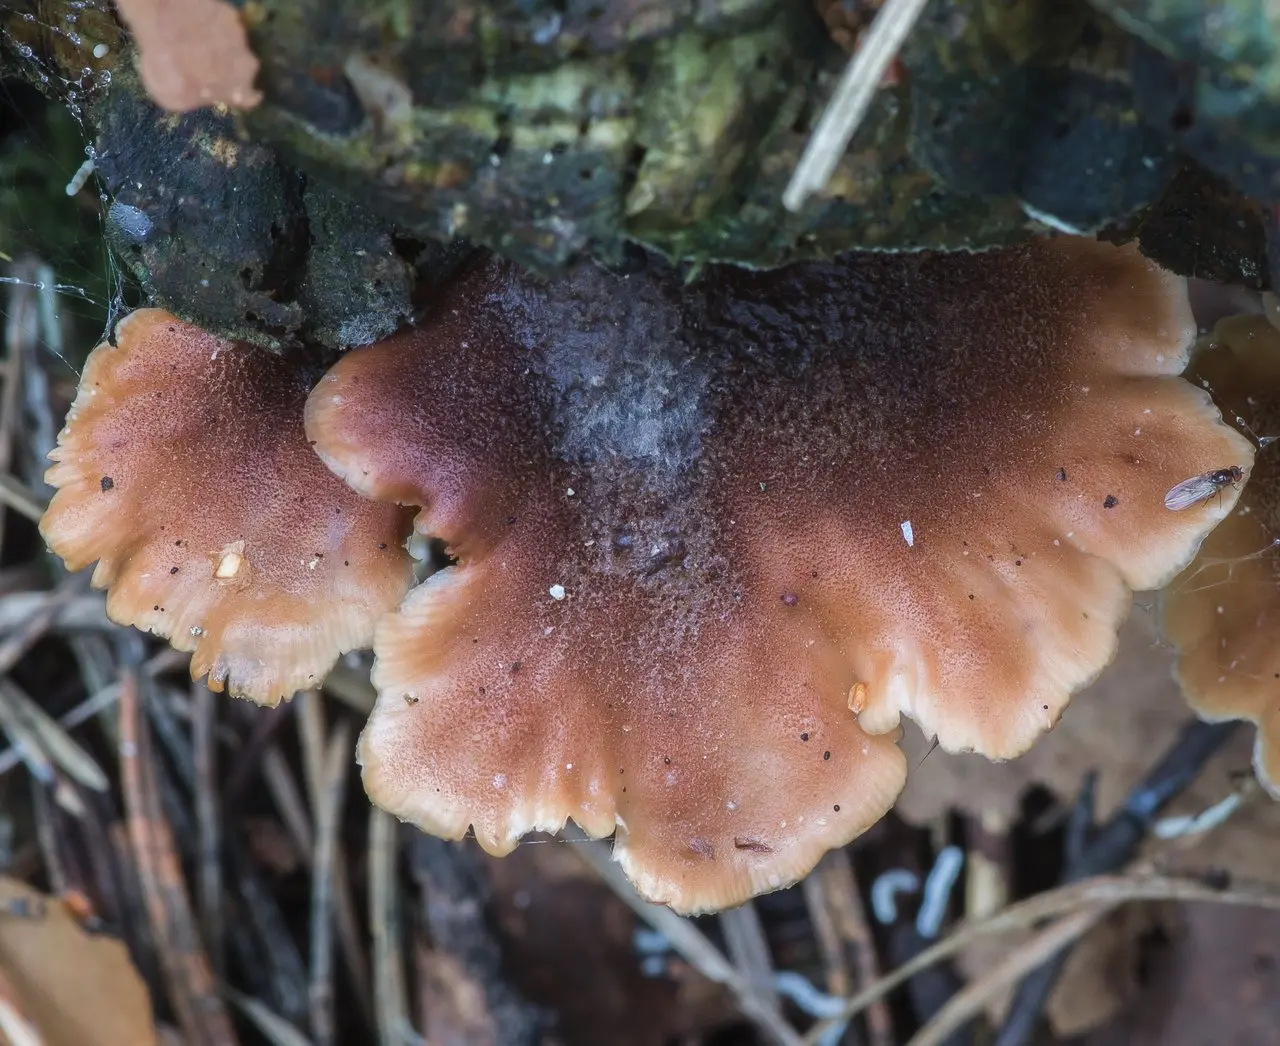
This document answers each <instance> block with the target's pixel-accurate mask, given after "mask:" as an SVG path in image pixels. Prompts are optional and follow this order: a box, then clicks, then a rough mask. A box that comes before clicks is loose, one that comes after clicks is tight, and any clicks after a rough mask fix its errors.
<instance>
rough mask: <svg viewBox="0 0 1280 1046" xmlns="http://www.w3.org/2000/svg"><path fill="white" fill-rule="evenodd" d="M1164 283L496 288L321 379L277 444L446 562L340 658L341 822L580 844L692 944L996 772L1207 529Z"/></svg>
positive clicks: (1144, 272) (1196, 436)
mask: <svg viewBox="0 0 1280 1046" xmlns="http://www.w3.org/2000/svg"><path fill="white" fill-rule="evenodd" d="M1193 335H1194V328H1193V326H1192V322H1191V316H1190V311H1189V308H1188V304H1187V299H1186V291H1185V286H1184V284H1183V281H1181V280H1180V279H1177V278H1175V277H1173V276H1172V275H1169V274H1167V273H1164V272H1162V271H1160V270H1159V269H1157V268H1156V267H1155V266H1153V265H1151V264H1150V263H1148V262H1147V261H1145V260H1144V259H1142V258H1141V257H1140V256H1139V255H1138V254H1137V253H1136V251H1134V250H1129V249H1118V248H1114V247H1110V246H1105V245H1101V244H1097V243H1094V242H1086V241H1079V240H1060V241H1056V242H1046V243H1041V244H1036V245H1030V246H1024V247H1020V248H1017V249H1012V250H1006V251H1002V252H995V253H988V254H980V255H952V256H927V255H920V256H911V257H907V256H882V255H852V256H848V257H846V258H844V259H842V260H839V261H836V262H833V263H829V264H809V265H803V266H796V267H792V268H788V269H783V270H779V271H777V272H772V273H745V272H741V271H734V270H724V269H717V270H712V271H710V272H709V273H708V274H707V275H704V276H703V277H702V278H701V279H700V280H699V281H697V282H695V283H694V284H692V285H689V286H687V287H686V286H684V285H683V284H682V282H681V280H680V279H678V278H677V276H676V275H674V274H673V273H671V272H670V271H669V270H666V269H665V268H664V267H662V266H661V265H660V264H659V263H657V262H651V263H649V265H648V267H647V268H644V269H643V270H641V271H636V272H633V273H632V274H630V275H625V276H623V275H616V274H612V273H609V272H607V271H605V270H603V269H600V268H597V267H595V266H593V265H591V264H586V263H584V264H583V265H580V266H579V267H578V268H577V269H576V270H574V272H573V273H572V274H571V275H570V276H569V277H567V278H566V279H564V280H562V281H559V282H556V283H553V284H550V285H548V284H543V283H540V282H538V281H536V280H534V279H532V278H530V277H527V276H523V275H521V274H519V273H518V272H516V271H515V270H513V269H512V268H510V267H509V266H506V265H504V264H502V263H499V262H487V263H484V264H481V265H479V266H477V267H476V268H474V269H472V270H471V271H469V272H468V273H467V274H466V275H464V276H463V277H461V278H460V279H459V280H458V281H457V282H456V283H455V284H454V285H453V286H452V287H451V288H450V289H449V290H448V291H447V292H446V294H445V296H444V298H443V300H442V301H441V303H440V304H439V306H438V307H437V309H436V310H435V311H434V312H433V313H432V314H431V316H430V318H429V320H428V322H427V323H426V325H425V326H424V327H422V328H420V329H419V330H417V331H414V332H411V333H407V334H404V335H401V336H399V337H397V338H393V339H391V340H389V341H386V342H383V343H380V344H379V345H376V346H371V347H368V348H364V349H358V350H356V351H354V352H352V353H350V354H349V355H348V356H346V357H345V358H344V359H343V360H341V361H340V362H339V363H338V365H337V366H336V367H334V368H333V370H332V371H330V372H329V374H328V375H326V377H325V378H323V379H322V380H321V382H320V384H319V385H318V386H317V387H316V389H315V391H314V392H313V393H312V395H311V398H310V400H309V401H308V405H307V432H308V435H309V436H310V437H311V439H312V440H314V441H315V443H316V449H317V452H318V453H320V454H321V456H322V457H323V458H324V459H325V460H326V461H327V462H328V463H329V464H330V466H331V467H332V468H333V469H334V470H335V471H336V472H337V473H338V474H339V475H341V476H343V477H344V478H345V479H346V480H347V481H348V482H350V483H351V484H353V485H354V486H355V487H356V489H358V490H360V491H361V492H363V493H365V494H368V495H370V496H372V497H377V498H386V499H389V500H393V501H397V502H399V503H403V504H408V505H417V506H421V507H422V511H421V513H420V514H419V516H418V518H417V520H416V526H417V528H418V529H419V531H420V532H422V533H424V534H429V535H431V536H434V537H438V538H441V539H443V541H444V542H445V543H446V545H447V546H448V548H449V550H450V551H451V552H452V554H453V555H454V556H456V557H457V564H456V565H454V566H451V567H449V568H447V569H445V570H443V571H441V572H440V573H438V574H436V575H435V576H433V577H432V578H430V579H429V580H428V581H427V582H426V583H425V584H424V585H422V586H421V587H419V588H417V589H416V590H414V591H413V592H411V593H410V595H409V597H408V598H407V599H406V601H405V602H404V604H403V605H402V606H401V607H400V609H399V610H398V611H396V612H395V613H394V614H392V615H389V616H388V617H387V618H385V619H384V620H383V621H382V622H381V623H380V625H379V627H378V632H377V636H376V638H375V643H374V649H375V653H376V656H377V659H376V663H375V670H374V681H375V683H376V685H377V687H378V690H379V700H378V706H377V709H376V710H375V712H374V714H373V716H372V718H371V719H370V722H369V724H368V726H367V728H366V730H365V733H364V735H363V737H362V740H361V744H360V757H361V760H362V762H363V766H364V772H365V783H366V787H367V789H368V791H369V794H370V795H371V796H372V798H373V799H374V801H375V802H377V803H379V804H380V805H382V806H384V807H386V808H387V809H389V810H391V811H393V812H395V813H396V814H398V815H400V816H401V817H404V818H406V819H408V820H411V821H413V822H415V823H416V824H418V825H420V826H422V827H424V828H426V829H428V830H430V831H432V832H436V833H438V834H442V835H446V836H453V837H456V836H460V835H461V834H463V833H464V832H465V831H466V830H467V828H468V826H469V825H473V826H474V828H475V833H476V837H477V838H478V839H479V841H480V842H481V844H482V845H483V846H484V847H485V848H486V849H488V850H490V851H491V852H494V853H502V852H505V851H508V850H510V849H511V848H512V847H513V846H514V845H515V843H516V841H517V839H518V838H519V837H520V836H521V835H523V834H524V833H526V832H528V831H531V830H534V829H557V828H559V827H560V826H561V825H562V824H563V823H564V821H565V819H566V818H572V819H573V820H574V821H576V822H577V823H578V824H579V825H581V826H582V827H583V829H584V830H586V831H587V832H588V833H590V834H592V835H596V836H602V835H606V834H608V833H610V832H612V831H613V830H614V829H615V827H616V828H617V832H618V840H617V843H616V847H615V854H616V855H617V857H618V859H619V860H620V861H621V862H622V863H623V865H624V867H625V869H626V870H627V872H628V873H629V874H630V875H631V876H632V878H633V879H634V880H635V881H636V883H637V885H638V886H639V888H640V889H641V891H642V892H644V893H645V894H646V896H648V897H650V898H652V899H654V900H658V901H663V902H666V903H669V904H671V905H673V906H674V907H676V908H678V909H681V910H686V911H692V910H699V909H707V908H716V907H723V906H727V905H730V904H734V903H737V902H740V901H742V900H744V899H745V898H747V897H749V896H751V895H752V894H754V893H758V892H761V891H764V890H767V889H770V888H773V887H777V886H780V885H783V884H786V883H788V882H791V881H793V880H794V879H796V878H798V877H799V876H801V875H803V874H804V873H805V872H807V871H808V870H809V869H810V868H811V867H812V865H813V864H814V862H815V861H816V860H817V859H818V858H819V857H820V855H821V854H822V852H823V851H824V850H826V849H828V848H830V847H833V846H836V845H840V844H843V843H844V842H846V841H848V840H849V839H851V838H852V837H853V836H855V835H856V834H858V833H859V832H860V831H862V830H863V829H865V828H866V827H867V826H868V825H870V824H871V823H872V822H873V821H875V820H876V819H877V818H879V817H880V816H881V815H882V814H883V813H884V812H885V811H886V809H887V808H888V807H889V805H890V804H891V802H892V801H893V798H894V796H895V795H896V794H897V792H898V790H899V789H900V787H901V785H902V783H903V776H904V766H903V759H902V756H901V754H900V753H899V751H898V750H897V748H896V746H895V744H894V743H893V742H894V736H893V732H894V730H895V727H896V726H897V724H898V721H899V716H900V714H901V713H903V712H906V713H908V714H909V715H911V716H913V717H915V718H916V719H917V720H919V721H920V723H921V724H922V725H923V726H924V727H925V729H926V730H927V731H929V732H934V733H936V734H937V735H938V737H939V739H940V740H941V743H942V744H943V745H945V746H946V747H948V748H951V749H967V748H973V749H976V750H978V751H980V752H983V753H985V754H988V755H990V756H997V757H1006V756H1012V755H1016V754H1017V753H1019V752H1021V751H1022V750H1023V749H1025V748H1026V747H1027V746H1028V745H1030V744H1031V742H1032V741H1033V739H1034V738H1035V737H1036V736H1037V735H1038V734H1039V733H1041V732H1042V731H1044V730H1046V729H1048V728H1049V727H1050V726H1051V725H1052V724H1053V722H1054V721H1055V719H1056V718H1057V716H1058V714H1059V712H1060V711H1061V710H1062V708H1063V706H1064V704H1065V703H1066V701H1067V699H1068V696H1069V695H1070V693H1071V692H1072V691H1073V690H1075V689H1077V688H1079V687H1080V686H1082V685H1083V684H1084V683H1086V682H1087V681H1088V680H1089V679H1091V678H1092V677H1093V676H1094V675H1095V674H1096V673H1097V672H1098V671H1099V670H1100V669H1101V668H1102V666H1103V665H1105V664H1106V663H1107V661H1108V660H1109V659H1110V658H1111V656H1112V654H1113V652H1114V650H1115V646H1116V628H1117V626H1118V625H1119V623H1120V621H1121V620H1122V619H1123V618H1124V616H1125V614H1126V613H1127V611H1128V608H1129V605H1130V593H1129V589H1130V588H1150V587H1153V586H1157V585H1159V584H1162V583H1163V582H1165V581H1166V580H1168V578H1169V577H1171V576H1172V575H1173V574H1174V573H1175V572H1176V571H1177V570H1178V569H1180V568H1181V567H1182V566H1183V565H1185V564H1186V562H1187V561H1188V560H1189V559H1190V558H1191V556H1192V555H1193V553H1194V551H1195V549H1196V547H1197V545H1198V544H1199V542H1200V540H1201V538H1202V537H1203V535H1204V534H1205V533H1206V531H1207V530H1208V529H1209V528H1210V526H1211V525H1212V523H1213V522H1214V521H1215V520H1216V519H1217V518H1218V517H1220V516H1221V515H1222V514H1224V513H1225V512H1226V511H1227V510H1228V509H1229V508H1230V503H1231V494H1230V492H1227V494H1226V495H1225V496H1224V499H1223V503H1222V505H1220V506H1216V507H1215V506H1209V507H1207V508H1204V509H1203V511H1200V512H1197V513H1194V514H1178V513H1171V512H1167V511H1166V510H1165V509H1164V507H1163V504H1162V498H1163V495H1164V493H1165V491H1166V490H1167V489H1168V488H1169V487H1170V486H1171V485H1172V483H1174V482H1176V481H1177V480H1178V479H1180V478H1182V477H1183V476H1184V475H1186V474H1191V473H1195V472H1201V471H1204V470H1206V469H1208V468H1210V467H1213V466H1216V465H1217V464H1218V463H1220V462H1222V461H1224V460H1235V461H1242V460H1244V459H1245V458H1246V457H1247V454H1246V449H1247V445H1245V446H1243V447H1242V446H1241V444H1243V440H1241V439H1240V437H1238V436H1237V435H1236V434H1235V433H1234V432H1233V431H1232V430H1230V429H1229V428H1227V427H1226V426H1224V425H1223V424H1222V423H1221V420H1220V418H1219V416H1218V414H1217V411H1216V409H1215V408H1214V407H1213V406H1212V405H1211V403H1210V401H1209V398H1208V396H1207V395H1206V394H1205V393H1204V392H1203V391H1201V390H1199V389H1196V388H1194V387H1193V386H1191V385H1190V384H1188V383H1187V382H1185V381H1183V380H1182V379H1181V378H1180V377H1178V374H1179V372H1180V371H1181V370H1182V368H1183V366H1184V364H1185V361H1186V351H1187V349H1188V347H1189V345H1190V342H1191V340H1192V338H1193Z"/></svg>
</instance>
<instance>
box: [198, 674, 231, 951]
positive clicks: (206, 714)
mask: <svg viewBox="0 0 1280 1046" xmlns="http://www.w3.org/2000/svg"><path fill="white" fill-rule="evenodd" d="M217 731H218V698H217V695H216V694H214V693H213V692H212V691H211V690H210V689H209V688H208V687H207V686H205V684H204V683H193V684H192V685H191V745H192V748H194V750H195V771H196V781H195V800H196V830H197V831H198V833H199V845H198V851H199V862H198V867H199V875H198V880H197V881H198V884H199V896H200V925H201V926H202V927H203V928H204V935H205V944H206V946H207V947H208V949H209V957H210V959H211V960H212V962H213V968H214V970H215V971H217V972H218V974H219V975H220V976H221V974H222V971H223V966H224V962H223V933H222V825H221V823H220V816H219V810H218V785H217V777H218V757H217V753H218V747H217Z"/></svg>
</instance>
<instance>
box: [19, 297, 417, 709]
mask: <svg viewBox="0 0 1280 1046" xmlns="http://www.w3.org/2000/svg"><path fill="white" fill-rule="evenodd" d="M315 373H316V372H315V370H314V369H310V368H308V367H307V366H306V364H305V363H304V362H303V361H300V360H299V359H297V358H296V357H293V356H276V355H273V354H271V353H268V352H264V351H261V350H257V349H254V348H252V347H249V346H245V345H238V344H236V343H233V342H228V341H224V340H222V339H220V338H217V337H215V336H213V335H211V334H207V333H205V332H204V331H202V330H200V329H199V328H197V327H193V326H191V325H190V324H187V323H183V322H182V321H180V320H178V319H176V318H175V317H173V316H171V315H169V314H168V313H166V312H162V311H160V310H158V309H140V310H138V311H137V312H134V313H133V314H131V315H130V316H128V317H126V318H125V319H124V320H122V321H121V322H120V324H119V325H118V326H117V328H116V344H115V345H112V344H110V343H103V344H102V345H99V346H98V347H97V348H96V349H94V350H93V352H92V353H91V354H90V355H89V359H88V361H87V363H86V364H85V369H84V374H83V376H82V378H81V381H80V388H79V392H78V394H77V396H76V399H75V402H74V403H73V404H72V407H71V410H70V411H69V413H68V415H67V422H66V427H65V428H64V429H63V430H62V433H61V434H60V435H59V437H58V445H57V447H56V448H55V449H54V450H53V451H52V453H51V454H50V457H51V458H52V459H53V460H54V462H55V464H54V465H53V466H51V467H50V469H49V470H48V473H47V474H46V479H47V480H48V482H49V483H50V484H51V485H52V486H54V487H55V488H57V493H56V494H55V495H54V498H53V500H52V502H51V503H50V505H49V509H48V511H47V512H46V513H45V516H44V518H43V520H41V523H40V531H41V533H42V534H43V536H44V538H45V541H46V542H47V543H48V545H49V547H50V548H51V549H52V550H53V551H54V552H56V553H57V554H58V555H59V556H61V557H62V558H63V560H65V561H66V564H67V567H68V568H69V569H71V570H79V569H80V568H82V567H85V566H88V565H89V564H90V563H93V562H94V561H95V560H96V561H97V564H98V565H97V568H96V569H95V570H94V573H93V583H94V584H95V585H97V586H98V587H103V588H108V589H109V592H108V595H107V612H108V614H109V615H110V616H111V618H112V620H114V621H117V622H119V623H120V624H127V625H136V626H137V627H139V628H142V629H146V630H148V631H151V632H155V633H156V634H158V635H162V636H167V637H168V638H169V639H170V641H171V642H172V644H173V645H174V646H175V647H177V648H178V649H180V650H191V651H193V655H192V659H191V674H192V677H193V678H196V677H198V676H200V675H203V674H205V673H208V675H209V685H210V686H211V687H212V688H213V689H215V690H220V689H222V687H223V685H224V684H225V685H226V686H227V687H228V688H229V689H230V691H231V692H232V693H234V694H238V695H242V696H245V697H250V698H252V699H253V700H255V701H258V702H261V703H264V704H275V703H277V702H278V701H280V700H281V699H282V698H288V697H290V696H292V694H293V693H294V692H295V691H297V690H299V689H302V688H304V687H308V686H313V685H317V684H318V683H319V682H320V680H321V679H322V678H323V676H324V674H325V673H326V672H327V671H328V670H329V668H330V667H332V665H333V663H334V661H335V660H336V659H337V658H338V656H339V655H340V654H341V653H342V652H344V651H346V650H350V649H354V648H357V647H362V646H368V645H369V642H370V640H371V638H372V636H373V625H374V622H375V621H376V620H377V618H378V617H379V616H380V615H381V614H383V613H385V612H386V611H387V610H389V609H390V608H392V607H394V606H395V605H396V603H397V602H398V601H399V600H400V598H401V597H402V596H403V595H404V593H405V591H406V590H407V588H408V586H409V584H410V582H411V581H412V565H411V561H410V559H409V557H408V554H407V553H406V552H405V550H404V548H403V541H404V538H405V536H406V534H407V533H408V519H407V517H406V515H405V513H404V510H402V509H397V508H396V507H394V506H389V505H385V504H379V503H376V502H373V501H369V500H367V499H365V498H362V497H360V496H359V495H358V494H356V493H355V492H354V491H352V490H351V489H350V488H349V487H347V486H346V485H345V484H344V483H342V482H341V481H339V480H338V479H336V478H335V477H334V476H333V474H332V473H330V472H329V471H328V470H327V469H326V468H325V467H324V465H323V464H321V462H320V460H319V459H318V458H317V457H316V456H315V454H314V453H313V452H312V451H311V448H310V447H309V446H308V444H307V441H306V436H305V433H304V432H303V427H302V410H303V405H304V403H305V401H306V396H307V393H308V391H309V390H310V388H311V386H312V384H313V383H314V378H315Z"/></svg>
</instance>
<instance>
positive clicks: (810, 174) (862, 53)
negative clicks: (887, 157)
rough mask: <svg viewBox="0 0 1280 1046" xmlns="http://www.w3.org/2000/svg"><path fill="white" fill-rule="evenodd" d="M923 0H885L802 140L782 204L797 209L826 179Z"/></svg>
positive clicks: (894, 55) (869, 102)
mask: <svg viewBox="0 0 1280 1046" xmlns="http://www.w3.org/2000/svg"><path fill="white" fill-rule="evenodd" d="M925 3H926V0H885V3H884V6H883V7H881V8H880V10H879V11H877V12H876V16H875V18H874V19H873V20H872V22H871V26H870V28H868V29H867V32H866V35H865V36H864V37H863V38H862V44H861V46H860V47H859V48H858V50H857V52H855V53H854V55H853V56H852V57H851V58H850V59H849V64H848V65H847V66H845V70H844V73H843V74H842V75H841V77H840V82H839V83H838V84H837V85H836V89H835V92H834V93H833V94H832V96H831V100H830V101H829V102H827V108H826V109H825V110H824V112H823V114H822V118H821V119H820V120H819V121H818V126H817V127H815V128H814V129H813V134H811V135H810V136H809V141H808V142H807V143H806V144H805V147H804V152H803V153H802V154H801V156H800V162H799V163H797V164H796V169H795V173H794V174H793V175H792V176H791V181H790V182H789V183H788V184H787V188H786V190H785V191H784V192H783V194H782V205H783V206H784V207H786V208H787V210H789V211H798V210H800V208H801V207H803V206H804V204H805V201H806V200H808V198H809V197H810V196H811V195H812V194H813V193H815V192H821V191H822V190H823V189H824V188H825V187H826V184H827V182H829V181H830V180H831V175H832V172H834V171H835V169H836V164H838V163H839V162H840V157H842V156H843V155H844V152H845V150H846V149H848V148H849V143H850V142H851V141H852V140H853V136H854V134H856V133H857V130H858V127H859V126H860V125H861V124H862V120H863V118H864V117H865V116H866V115H867V109H868V108H869V107H870V105H871V99H872V98H873V97H875V93H876V89H877V88H878V87H879V85H880V80H881V78H882V77H883V76H884V74H885V72H886V70H888V68H889V66H890V64H891V63H892V62H893V60H894V59H895V58H896V57H897V56H898V51H899V50H901V48H902V44H903V42H904V41H905V40H906V39H907V36H908V35H909V34H910V32H911V29H912V27H913V26H914V25H915V24H916V20H917V19H918V18H919V17H920V12H921V11H923V10H924V5H925Z"/></svg>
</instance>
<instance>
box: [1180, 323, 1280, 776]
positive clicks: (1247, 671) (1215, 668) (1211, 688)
mask: <svg viewBox="0 0 1280 1046" xmlns="http://www.w3.org/2000/svg"><path fill="white" fill-rule="evenodd" d="M1188 374H1189V376H1191V377H1193V378H1194V379H1195V380H1197V381H1200V382H1202V383H1204V385H1205V386H1206V387H1207V388H1209V389H1211V390H1212V392H1213V395H1214V397H1215V399H1217V401H1218V402H1219V403H1221V404H1222V406H1223V410H1224V412H1225V413H1227V414H1228V416H1234V417H1239V418H1242V419H1243V420H1244V422H1245V424H1246V425H1248V426H1249V429H1250V430H1251V431H1252V432H1254V433H1256V434H1258V435H1259V436H1274V435H1276V434H1277V433H1280V331H1277V330H1276V329H1275V328H1274V327H1272V326H1271V324H1269V323H1268V322H1267V320H1266V319H1265V318H1263V317H1262V316H1241V317H1237V318H1234V319H1228V320H1223V321H1221V322H1220V323H1218V325H1217V326H1216V327H1215V328H1214V331H1213V333H1212V335H1210V336H1209V337H1208V338H1206V339H1204V341H1203V342H1202V344H1201V350H1200V351H1199V352H1198V353H1197V354H1196V356H1195V358H1194V359H1193V361H1192V363H1191V368H1190V370H1189V372H1188ZM1277 449H1280V448H1272V449H1269V450H1265V451H1263V452H1262V453H1261V454H1259V455H1258V458H1257V461H1256V462H1255V463H1254V466H1253V470H1252V472H1251V473H1250V476H1249V481H1248V484H1247V486H1246V487H1245V488H1244V491H1243V493H1242V494H1241V495H1240V500H1239V503H1238V504H1237V505H1236V508H1235V511H1233V512H1232V513H1231V514H1230V515H1229V516H1228V517H1227V518H1226V519H1225V520H1224V521H1223V523H1222V525H1221V526H1219V527H1218V528H1217V529H1216V530H1215V531H1214V532H1213V533H1212V534H1210V535H1209V537H1208V538H1206V539H1205V542H1204V545H1203V546H1201V549H1200V554H1199V555H1198V556H1197V557H1196V559H1195V561H1194V562H1193V563H1192V564H1191V566H1190V567H1189V568H1188V569H1187V571H1186V572H1185V573H1183V574H1182V575H1181V576H1179V577H1178V578H1177V579H1176V580H1175V581H1174V582H1173V583H1172V584H1171V585H1170V586H1169V588H1168V589H1167V590H1166V591H1165V593H1164V595H1163V597H1162V601H1161V606H1162V612H1163V613H1162V627H1163V630H1164V633H1165V635H1166V637H1167V638H1168V639H1169V641H1170V642H1171V643H1173V644H1174V645H1175V646H1176V647H1177V649H1178V655H1179V656H1178V681H1179V682H1180V683H1181V684H1182V690H1183V693H1184V694H1186V696H1187V700H1188V701H1189V702H1190V704H1191V706H1192V707H1193V708H1194V709H1195V710H1196V712H1197V713H1198V714H1199V715H1200V716H1202V717H1203V718H1205V719H1209V720H1222V719H1248V720H1250V721H1251V722H1253V723H1255V724H1256V725H1257V727H1258V739H1257V746H1256V748H1255V750H1254V766H1255V767H1256V769H1257V772H1258V777H1259V778H1260V780H1261V781H1262V783H1263V784H1264V785H1266V786H1267V788H1268V789H1269V790H1270V791H1271V792H1272V793H1273V794H1275V795H1276V796H1277V797H1280V456H1277V453H1276V451H1277ZM1228 464H1231V462H1227V461H1223V462H1222V465H1228Z"/></svg>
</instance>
